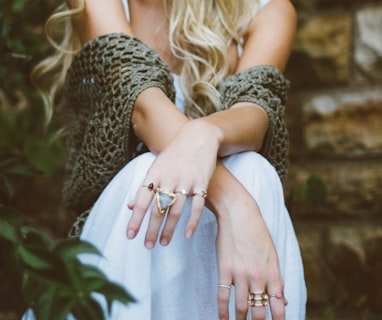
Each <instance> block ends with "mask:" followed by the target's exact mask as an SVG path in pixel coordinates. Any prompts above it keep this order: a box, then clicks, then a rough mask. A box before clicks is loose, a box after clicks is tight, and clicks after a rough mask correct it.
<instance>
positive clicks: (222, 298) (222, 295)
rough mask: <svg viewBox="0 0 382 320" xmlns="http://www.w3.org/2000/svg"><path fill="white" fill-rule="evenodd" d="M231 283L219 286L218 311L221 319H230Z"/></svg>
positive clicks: (222, 283)
mask: <svg viewBox="0 0 382 320" xmlns="http://www.w3.org/2000/svg"><path fill="white" fill-rule="evenodd" d="M226 283H230V282H229V281H226V282H220V284H218V311H219V319H227V320H228V319H229V311H228V310H229V308H228V306H229V298H230V293H231V288H232V286H231V285H227V284H226Z"/></svg>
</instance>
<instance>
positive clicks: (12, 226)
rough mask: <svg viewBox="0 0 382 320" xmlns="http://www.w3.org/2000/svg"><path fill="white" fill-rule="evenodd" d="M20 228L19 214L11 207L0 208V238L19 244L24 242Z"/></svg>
mask: <svg viewBox="0 0 382 320" xmlns="http://www.w3.org/2000/svg"><path fill="white" fill-rule="evenodd" d="M20 226H21V216H20V214H19V212H18V211H16V210H15V209H13V208H10V207H5V206H0V237H2V238H4V239H6V240H8V241H11V242H12V243H14V244H19V243H20V242H21V241H22V236H21V232H20Z"/></svg>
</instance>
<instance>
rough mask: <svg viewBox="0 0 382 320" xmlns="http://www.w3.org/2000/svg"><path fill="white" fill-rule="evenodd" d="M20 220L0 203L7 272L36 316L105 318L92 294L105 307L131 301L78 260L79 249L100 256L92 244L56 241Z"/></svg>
mask: <svg viewBox="0 0 382 320" xmlns="http://www.w3.org/2000/svg"><path fill="white" fill-rule="evenodd" d="M21 221H22V219H21V214H20V213H19V212H17V211H16V210H15V209H14V208H11V207H6V206H0V238H2V239H3V240H5V241H6V242H7V243H8V245H9V247H8V250H7V251H6V257H4V261H5V262H6V266H5V273H6V274H7V276H8V277H9V278H11V279H13V290H16V293H17V294H19V296H20V297H22V300H23V302H24V304H25V307H29V308H30V309H32V310H33V312H34V314H35V316H36V318H37V319H66V317H67V315H69V314H72V315H73V316H74V317H75V318H76V319H77V320H81V319H94V320H97V319H104V313H103V311H102V308H101V305H100V303H99V301H98V300H97V299H96V298H95V296H94V294H100V295H102V296H104V298H105V300H106V302H107V307H108V310H109V311H110V308H111V305H112V302H113V301H119V302H122V303H130V302H133V301H134V299H133V297H132V296H131V295H130V294H129V293H128V292H127V291H126V290H125V289H124V288H123V287H121V286H120V285H118V284H115V283H113V282H110V281H109V280H108V279H107V277H106V276H105V275H104V274H103V273H102V272H101V271H100V270H98V269H97V268H95V267H93V266H91V265H86V264H83V263H82V262H81V261H80V259H79V255H81V254H93V255H100V253H99V252H98V250H97V249H96V248H95V247H94V246H92V245H91V244H89V243H87V242H84V241H80V240H65V241H62V242H60V243H58V244H56V245H54V244H52V243H51V242H50V241H49V240H48V239H47V238H46V237H45V236H44V235H43V234H42V233H41V232H39V231H38V230H36V229H34V228H31V227H28V226H24V225H22V222H21Z"/></svg>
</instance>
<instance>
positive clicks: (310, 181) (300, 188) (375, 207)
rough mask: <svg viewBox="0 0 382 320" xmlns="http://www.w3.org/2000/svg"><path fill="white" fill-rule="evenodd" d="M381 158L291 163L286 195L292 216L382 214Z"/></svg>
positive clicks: (372, 215)
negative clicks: (376, 159) (360, 161)
mask: <svg viewBox="0 0 382 320" xmlns="http://www.w3.org/2000/svg"><path fill="white" fill-rule="evenodd" d="M381 190H382V165H381V161H368V162H363V163H357V162H355V163H341V162H338V161H334V162H326V163H320V164H310V165H304V166H301V165H294V164H293V163H292V165H291V167H290V170H289V174H288V178H287V181H286V184H285V198H286V201H287V204H288V207H289V208H290V212H291V214H292V216H294V217H296V219H298V216H300V215H301V216H305V217H309V216H310V217H317V216H320V217H328V218H329V217H330V218H333V215H334V216H336V217H337V218H340V217H342V218H343V219H347V218H345V217H350V216H352V217H354V216H356V217H374V218H375V217H380V216H381V214H382V197H381Z"/></svg>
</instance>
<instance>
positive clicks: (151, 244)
mask: <svg viewBox="0 0 382 320" xmlns="http://www.w3.org/2000/svg"><path fill="white" fill-rule="evenodd" d="M146 248H147V249H152V248H154V243H153V242H151V241H147V242H146Z"/></svg>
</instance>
